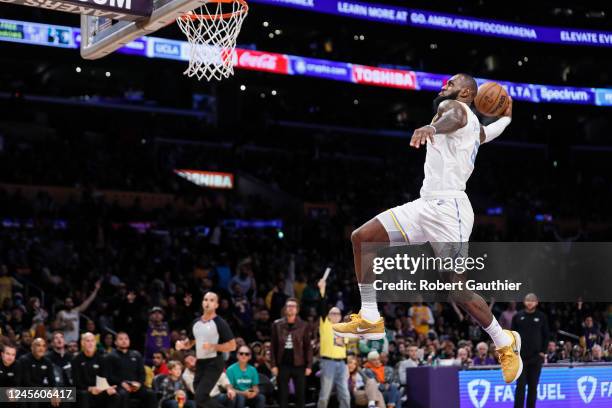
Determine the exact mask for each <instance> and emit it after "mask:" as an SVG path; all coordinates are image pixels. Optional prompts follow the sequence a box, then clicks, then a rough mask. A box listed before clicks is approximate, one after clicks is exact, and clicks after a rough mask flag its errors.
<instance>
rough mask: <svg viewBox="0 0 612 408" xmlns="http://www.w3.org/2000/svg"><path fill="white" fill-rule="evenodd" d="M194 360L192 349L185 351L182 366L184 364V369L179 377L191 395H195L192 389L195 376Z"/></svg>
mask: <svg viewBox="0 0 612 408" xmlns="http://www.w3.org/2000/svg"><path fill="white" fill-rule="evenodd" d="M196 362H197V359H196V356H195V355H194V354H193V352H192V351H188V352H186V353H185V357H183V366H185V369H184V370H183V375H182V376H181V377H182V378H183V381H184V382H185V386H186V387H187V390H188V391H189V392H190V393H191V395H195V390H194V389H193V379H194V377H195V371H196Z"/></svg>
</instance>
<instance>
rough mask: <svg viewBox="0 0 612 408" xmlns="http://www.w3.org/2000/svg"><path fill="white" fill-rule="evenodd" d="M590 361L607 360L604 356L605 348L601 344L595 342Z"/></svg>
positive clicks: (599, 361) (600, 361) (601, 361)
mask: <svg viewBox="0 0 612 408" xmlns="http://www.w3.org/2000/svg"><path fill="white" fill-rule="evenodd" d="M588 361H589V362H591V363H603V362H605V361H606V360H605V359H604V357H603V349H602V348H601V346H600V345H599V344H595V345H594V346H593V348H592V349H591V358H590V359H589V360H588Z"/></svg>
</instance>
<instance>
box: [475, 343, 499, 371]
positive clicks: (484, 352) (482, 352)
mask: <svg viewBox="0 0 612 408" xmlns="http://www.w3.org/2000/svg"><path fill="white" fill-rule="evenodd" d="M476 353H477V355H476V357H474V359H473V364H474V365H475V366H483V365H495V364H497V362H496V361H495V360H494V359H493V358H491V357H490V356H489V346H488V345H487V343H485V342H484V341H481V342H480V343H478V345H477V346H476Z"/></svg>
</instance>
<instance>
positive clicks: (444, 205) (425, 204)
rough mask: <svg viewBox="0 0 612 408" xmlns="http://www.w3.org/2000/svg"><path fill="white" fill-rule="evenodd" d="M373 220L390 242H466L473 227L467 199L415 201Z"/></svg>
mask: <svg viewBox="0 0 612 408" xmlns="http://www.w3.org/2000/svg"><path fill="white" fill-rule="evenodd" d="M376 218H377V219H378V220H379V221H380V222H381V224H382V225H383V227H384V228H385V230H387V234H388V235H389V241H390V242H391V243H406V244H408V243H410V244H422V243H425V242H431V243H432V244H433V243H460V242H468V241H469V239H470V234H471V233H472V227H473V225H474V211H473V210H472V205H471V204H470V200H469V199H468V198H467V197H463V198H429V197H428V198H419V199H417V200H414V201H410V202H409V203H406V204H404V205H400V206H398V207H395V208H391V209H389V210H387V211H385V212H383V213H381V214H378V215H377V216H376Z"/></svg>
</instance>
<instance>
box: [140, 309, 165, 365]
mask: <svg viewBox="0 0 612 408" xmlns="http://www.w3.org/2000/svg"><path fill="white" fill-rule="evenodd" d="M170 347H171V344H170V328H169V327H168V323H167V322H165V321H164V309H162V308H161V307H159V306H155V307H153V308H151V310H150V311H149V325H148V327H147V335H146V341H145V364H147V365H148V366H151V365H152V364H153V354H154V353H157V352H160V351H166V350H169V349H170Z"/></svg>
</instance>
